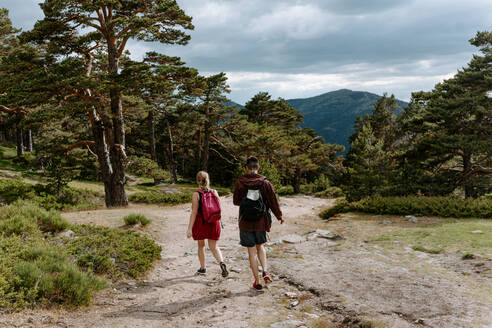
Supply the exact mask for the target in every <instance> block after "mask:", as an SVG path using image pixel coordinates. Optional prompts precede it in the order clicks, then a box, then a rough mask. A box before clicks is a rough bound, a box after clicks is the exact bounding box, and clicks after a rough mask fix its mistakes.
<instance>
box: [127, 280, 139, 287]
mask: <svg viewBox="0 0 492 328" xmlns="http://www.w3.org/2000/svg"><path fill="white" fill-rule="evenodd" d="M128 286H130V287H136V286H137V283H136V282H134V281H130V282H129V283H128Z"/></svg>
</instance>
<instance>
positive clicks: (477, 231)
mask: <svg viewBox="0 0 492 328" xmlns="http://www.w3.org/2000/svg"><path fill="white" fill-rule="evenodd" d="M471 233H476V234H480V233H483V231H482V230H473V231H472V232H471Z"/></svg>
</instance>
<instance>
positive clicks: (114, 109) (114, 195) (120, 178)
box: [101, 38, 128, 207]
mask: <svg viewBox="0 0 492 328" xmlns="http://www.w3.org/2000/svg"><path fill="white" fill-rule="evenodd" d="M107 41H108V71H109V73H110V74H111V75H113V76H114V77H115V76H117V75H118V62H119V57H118V50H117V47H116V40H115V39H111V38H109V39H108V40H107ZM109 98H110V104H111V105H110V107H111V119H107V120H105V121H104V126H103V135H104V136H105V138H106V140H105V145H103V147H104V146H106V147H109V159H110V165H111V169H112V170H107V169H102V168H101V169H102V173H103V180H104V190H105V194H106V206H107V207H116V206H127V205H128V197H127V195H126V191H125V169H124V162H125V158H126V153H125V124H124V120H123V106H122V101H121V91H120V90H119V89H118V87H117V86H112V87H111V89H110V90H109ZM102 162H103V163H104V165H106V166H107V165H108V161H107V160H106V159H102Z"/></svg>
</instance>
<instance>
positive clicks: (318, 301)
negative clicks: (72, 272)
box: [0, 196, 492, 328]
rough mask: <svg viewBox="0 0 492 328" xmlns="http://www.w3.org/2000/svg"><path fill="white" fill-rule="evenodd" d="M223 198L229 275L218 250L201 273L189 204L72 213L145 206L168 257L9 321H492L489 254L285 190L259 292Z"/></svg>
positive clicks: (73, 216) (105, 219)
mask: <svg viewBox="0 0 492 328" xmlns="http://www.w3.org/2000/svg"><path fill="white" fill-rule="evenodd" d="M222 203H223V221H224V225H225V227H224V229H223V234H222V237H221V241H220V245H221V248H222V251H223V254H224V255H225V257H226V259H227V263H228V266H229V268H230V270H231V274H230V276H229V277H228V278H227V279H224V278H222V277H221V276H220V274H219V272H220V270H219V267H218V265H217V264H216V263H215V261H214V260H213V258H212V256H211V254H210V252H208V253H207V261H208V274H207V276H204V277H203V276H195V275H194V273H195V271H196V269H197V268H198V259H197V257H196V246H195V243H194V242H193V241H192V240H189V239H186V238H185V233H186V227H187V223H188V217H189V211H190V205H180V206H173V207H157V206H131V207H129V208H124V209H112V210H98V211H82V212H72V213H65V214H64V216H65V217H66V218H67V219H68V220H69V221H71V222H73V223H93V224H99V225H106V226H111V227H118V226H121V225H122V224H123V221H122V217H123V216H125V215H127V214H129V213H142V214H144V215H146V216H147V217H148V218H150V219H151V220H152V223H151V224H150V225H149V226H148V227H146V228H143V229H141V230H142V232H143V233H146V234H148V235H149V236H150V237H152V238H153V239H154V240H156V242H158V243H159V244H160V245H161V246H162V248H163V252H162V260H160V261H159V262H157V263H156V265H155V267H154V269H153V270H152V271H151V272H150V273H149V274H148V276H147V277H146V278H145V279H144V280H141V281H137V282H133V281H126V282H121V283H118V284H115V285H113V286H112V287H111V288H109V289H107V290H105V291H103V292H101V293H99V294H98V295H97V296H96V298H95V300H94V305H93V306H91V307H88V308H82V309H68V310H67V309H42V310H39V309H36V310H24V311H22V312H19V313H4V314H0V327H93V328H95V327H272V328H282V327H284V328H285V327H302V326H304V327H318V328H323V327H373V328H376V327H492V279H491V277H490V275H487V274H484V273H486V272H489V271H490V270H492V261H491V260H490V259H489V258H487V257H485V258H484V257H482V258H477V259H474V260H470V261H467V262H464V261H463V260H462V259H461V257H460V256H459V255H457V254H452V253H451V254H436V255H431V254H427V253H421V252H416V251H414V250H412V249H410V248H408V247H403V246H402V247H400V248H398V247H396V248H394V249H388V248H385V247H381V245H380V244H378V243H374V242H372V241H371V240H370V238H368V236H370V235H372V234H374V231H375V229H376V230H377V229H379V230H384V229H387V228H386V226H387V225H388V224H386V223H388V222H390V223H391V224H390V225H391V226H392V229H407V228H409V227H411V225H412V224H417V225H418V224H425V222H423V223H421V222H419V223H412V222H410V223H409V221H408V220H407V219H405V218H391V221H389V220H387V219H382V218H379V217H368V218H364V219H361V218H360V217H358V216H352V215H351V214H347V215H343V216H341V217H339V219H337V220H333V221H329V222H327V221H322V220H321V219H319V218H318V217H317V213H318V212H319V211H320V209H321V208H324V207H327V206H330V205H331V204H332V203H333V201H331V200H323V199H319V198H312V197H307V196H296V197H290V198H282V202H281V205H282V209H283V211H284V213H285V218H286V220H287V224H286V225H283V226H281V225H279V224H278V223H277V222H275V224H274V226H273V230H272V233H271V234H270V238H271V242H270V243H269V246H268V254H269V260H270V271H271V272H272V273H273V274H274V278H275V279H274V282H273V283H271V284H269V285H268V288H267V289H265V290H264V291H263V292H260V293H259V292H256V291H254V290H253V289H252V288H251V283H252V281H253V280H252V276H251V273H250V270H249V267H248V265H249V264H248V260H247V254H246V251H245V250H244V249H243V248H241V247H240V246H239V244H238V239H239V238H238V231H237V208H236V207H234V206H233V205H232V199H231V197H230V196H229V197H224V198H223V201H222ZM385 220H387V221H388V222H383V223H384V224H379V223H380V221H385ZM409 225H410V226H409ZM319 229H321V230H322V231H320V230H319ZM316 230H318V232H317V233H313V231H316ZM326 230H329V231H331V234H330V233H328V232H327V231H326ZM340 237H341V238H342V239H340ZM490 272H492V271H490Z"/></svg>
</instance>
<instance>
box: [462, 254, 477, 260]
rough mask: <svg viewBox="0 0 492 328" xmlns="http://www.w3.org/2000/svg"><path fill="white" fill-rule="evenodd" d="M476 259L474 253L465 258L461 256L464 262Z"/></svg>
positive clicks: (465, 255) (466, 255)
mask: <svg viewBox="0 0 492 328" xmlns="http://www.w3.org/2000/svg"><path fill="white" fill-rule="evenodd" d="M474 258H475V255H474V254H473V253H465V254H463V256H461V259H462V260H473V259H474Z"/></svg>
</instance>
